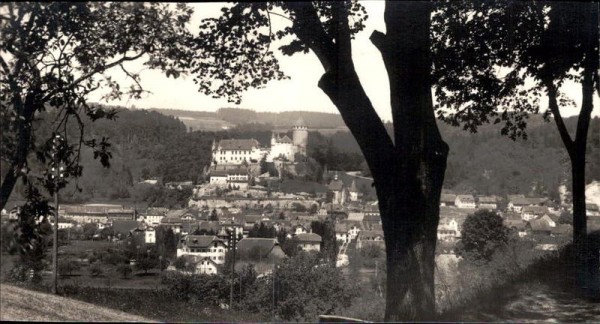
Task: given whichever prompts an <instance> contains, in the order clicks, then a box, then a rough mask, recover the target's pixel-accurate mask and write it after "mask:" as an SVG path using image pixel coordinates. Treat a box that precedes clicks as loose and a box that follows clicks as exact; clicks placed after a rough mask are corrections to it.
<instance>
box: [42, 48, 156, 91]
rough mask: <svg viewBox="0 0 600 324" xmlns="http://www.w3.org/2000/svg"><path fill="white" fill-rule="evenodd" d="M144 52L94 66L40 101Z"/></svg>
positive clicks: (138, 56) (136, 57)
mask: <svg viewBox="0 0 600 324" xmlns="http://www.w3.org/2000/svg"><path fill="white" fill-rule="evenodd" d="M144 54H146V51H141V52H140V53H139V54H138V55H136V56H132V57H128V56H123V57H122V58H120V59H119V60H117V61H114V62H112V63H110V64H107V65H105V66H103V67H101V68H95V69H94V70H92V71H91V72H88V73H86V74H84V75H82V76H81V77H79V78H77V79H76V80H74V81H73V82H71V83H69V84H68V85H66V86H65V87H62V88H59V89H54V90H52V91H50V92H49V93H48V94H46V95H45V96H44V97H43V98H42V100H41V102H46V101H47V100H48V99H50V98H52V96H54V95H55V94H57V93H59V92H62V91H65V90H68V89H72V88H73V87H75V86H76V85H77V84H79V83H80V82H81V81H84V80H86V79H88V78H90V77H92V76H93V75H94V74H97V73H101V72H104V71H106V70H108V69H110V68H112V67H114V66H117V65H119V64H121V63H123V62H126V61H134V60H137V59H138V58H140V57H142V56H143V55H144Z"/></svg>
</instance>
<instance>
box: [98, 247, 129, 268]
mask: <svg viewBox="0 0 600 324" xmlns="http://www.w3.org/2000/svg"><path fill="white" fill-rule="evenodd" d="M125 261H127V258H126V257H125V255H124V254H123V253H122V252H120V251H116V250H110V251H108V252H106V253H104V254H103V255H102V262H104V263H105V264H110V265H118V264H122V263H125Z"/></svg>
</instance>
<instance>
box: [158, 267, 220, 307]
mask: <svg viewBox="0 0 600 324" xmlns="http://www.w3.org/2000/svg"><path fill="white" fill-rule="evenodd" d="M162 279H163V280H162V282H163V284H165V285H167V286H168V292H169V294H170V295H171V296H172V297H173V298H176V299H179V300H183V301H198V302H201V303H202V304H203V305H211V306H218V305H220V304H221V303H224V302H228V301H229V296H230V295H229V289H230V284H229V281H228V280H227V278H226V277H225V276H223V275H220V274H217V275H206V274H193V275H189V274H182V273H178V272H169V273H167V274H165V275H163V278H162Z"/></svg>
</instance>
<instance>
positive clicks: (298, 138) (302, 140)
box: [292, 118, 308, 155]
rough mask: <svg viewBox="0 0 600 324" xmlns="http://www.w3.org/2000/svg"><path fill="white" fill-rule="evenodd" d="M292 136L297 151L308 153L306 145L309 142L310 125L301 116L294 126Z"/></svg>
mask: <svg viewBox="0 0 600 324" xmlns="http://www.w3.org/2000/svg"><path fill="white" fill-rule="evenodd" d="M292 138H293V142H294V146H295V147H296V152H297V153H300V154H302V155H306V146H307V144H308V127H307V126H306V124H305V123H304V120H302V118H299V119H298V120H297V121H296V122H295V123H294V126H293V127H292Z"/></svg>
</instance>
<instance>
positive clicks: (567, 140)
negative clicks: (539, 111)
mask: <svg viewBox="0 0 600 324" xmlns="http://www.w3.org/2000/svg"><path fill="white" fill-rule="evenodd" d="M545 83H546V90H547V91H548V109H550V111H551V112H552V115H553V116H554V122H555V123H556V128H557V129H558V133H559V134H560V138H561V139H562V141H563V144H564V145H565V147H566V148H567V152H568V153H569V155H571V154H573V140H572V139H571V135H569V131H568V130H567V127H566V126H565V122H564V121H563V118H562V116H561V114H560V109H559V107H558V102H557V99H556V97H557V90H556V87H555V86H554V84H553V83H552V81H547V82H545Z"/></svg>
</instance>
